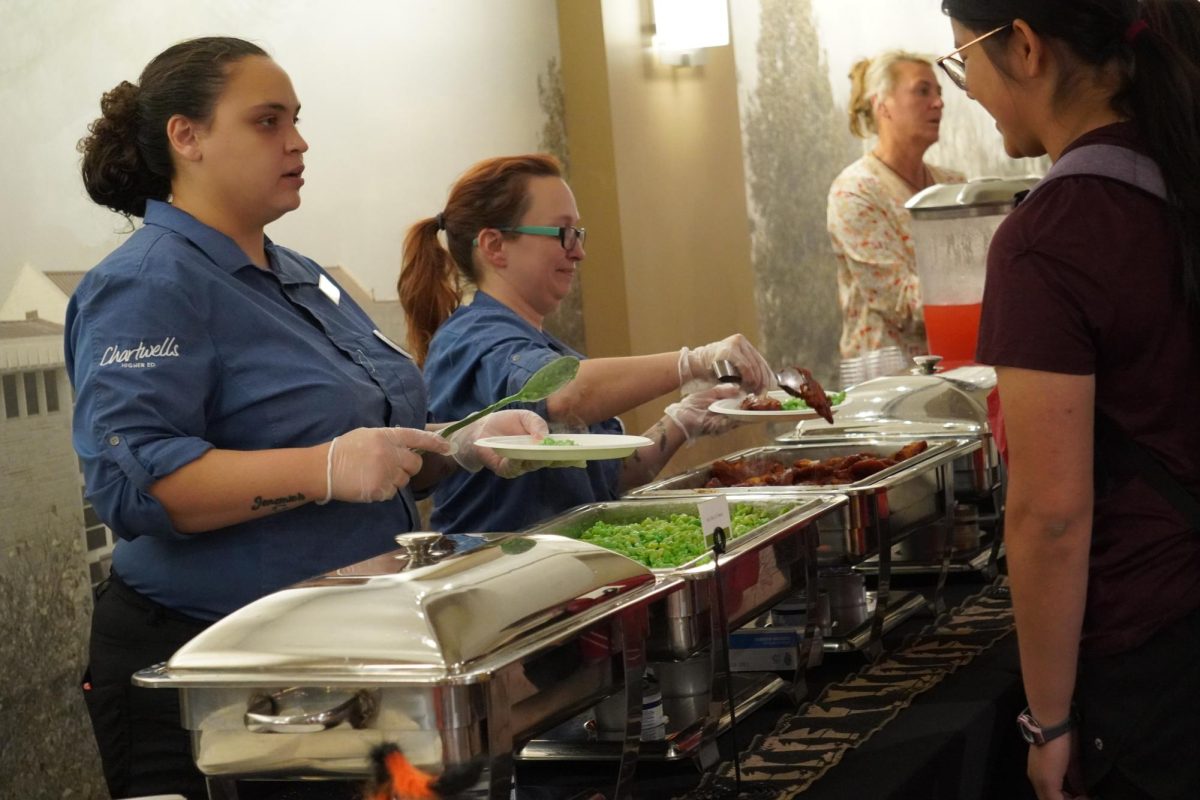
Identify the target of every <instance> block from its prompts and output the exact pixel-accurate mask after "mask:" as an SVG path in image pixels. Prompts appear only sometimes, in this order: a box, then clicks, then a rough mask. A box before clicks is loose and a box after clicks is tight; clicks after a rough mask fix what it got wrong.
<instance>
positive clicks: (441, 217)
mask: <svg viewBox="0 0 1200 800" xmlns="http://www.w3.org/2000/svg"><path fill="white" fill-rule="evenodd" d="M433 221H434V222H436V223H437V229H438V230H439V231H444V230H446V214H445V213H444V212H438V215H437V216H436V217H434V218H433Z"/></svg>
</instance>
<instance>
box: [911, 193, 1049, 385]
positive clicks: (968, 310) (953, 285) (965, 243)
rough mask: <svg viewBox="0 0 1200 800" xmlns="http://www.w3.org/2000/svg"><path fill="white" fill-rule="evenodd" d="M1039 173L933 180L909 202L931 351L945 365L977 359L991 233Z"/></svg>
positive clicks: (967, 362)
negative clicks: (1015, 199) (938, 181)
mask: <svg viewBox="0 0 1200 800" xmlns="http://www.w3.org/2000/svg"><path fill="white" fill-rule="evenodd" d="M1037 180H1038V179H1037V178H1032V177H1031V178H1007V179H1000V178H982V179H978V180H973V181H969V182H967V183H947V184H938V185H936V186H930V187H929V188H928V189H925V190H924V191H922V192H919V193H918V194H916V195H914V196H913V198H912V199H911V200H909V201H908V203H906V204H905V208H907V209H908V211H909V213H910V214H911V215H912V237H913V245H914V247H915V249H916V253H917V275H918V276H919V277H920V279H921V299H922V303H923V305H924V307H925V337H926V340H927V341H928V343H929V353H930V354H931V355H937V356H941V357H942V362H941V366H942V367H943V368H946V367H950V368H953V367H958V366H962V365H963V364H972V363H974V361H975V344H976V342H977V341H978V339H979V314H980V308H981V304H982V301H983V280H984V275H985V273H986V271H987V250H988V245H989V244H990V243H991V240H992V234H993V233H995V231H996V228H997V227H998V226H999V225H1000V223H1001V222H1002V221H1003V220H1004V215H1005V214H1007V213H1008V212H1010V211H1012V209H1013V207H1014V205H1015V203H1014V199H1013V195H1015V194H1016V193H1017V192H1019V191H1022V190H1025V189H1029V188H1030V187H1031V186H1033V185H1034V184H1035V183H1037Z"/></svg>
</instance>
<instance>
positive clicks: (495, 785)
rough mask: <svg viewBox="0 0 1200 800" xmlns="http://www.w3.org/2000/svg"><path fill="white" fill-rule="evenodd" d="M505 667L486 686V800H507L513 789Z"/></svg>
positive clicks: (511, 740)
mask: <svg viewBox="0 0 1200 800" xmlns="http://www.w3.org/2000/svg"><path fill="white" fill-rule="evenodd" d="M511 670H512V667H511V666H509V667H505V668H504V669H501V670H500V671H499V672H497V673H496V674H495V675H493V676H492V678H491V680H490V681H489V682H488V687H487V692H486V693H485V694H486V699H485V701H484V706H485V708H486V713H487V747H488V751H487V752H488V798H489V800H508V798H509V797H511V796H512V788H513V729H512V719H511V714H510V710H511V703H510V701H509V699H508V698H509V691H508V682H509V672H510V671H511Z"/></svg>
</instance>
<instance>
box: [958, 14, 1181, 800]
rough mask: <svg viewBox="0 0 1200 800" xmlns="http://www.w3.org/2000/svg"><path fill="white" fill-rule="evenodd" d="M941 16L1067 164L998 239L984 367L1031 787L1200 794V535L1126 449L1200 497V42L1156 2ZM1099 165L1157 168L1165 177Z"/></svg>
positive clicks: (1002, 119) (1011, 143)
mask: <svg viewBox="0 0 1200 800" xmlns="http://www.w3.org/2000/svg"><path fill="white" fill-rule="evenodd" d="M1163 1H1164V0H1151V4H1158V3H1161V2H1163ZM1176 1H1177V2H1191V3H1192V4H1193V5H1194V4H1195V0H1176ZM942 9H943V11H945V12H946V13H947V15H948V16H949V17H950V18H951V25H952V28H953V31H954V38H955V46H956V47H957V48H958V49H957V50H956V51H954V52H952V53H951V54H950V55H949V56H946V57H944V58H943V59H940V60H939V63H940V64H941V65H942V66H943V68H944V69H945V70H946V72H947V74H949V75H950V77H951V79H952V80H954V82H955V83H956V84H957V85H959V86H960V87H961V88H963V89H965V90H967V91H968V92H969V93H970V95H971V96H972V97H973V98H974V99H976V100H977V101H979V103H980V104H981V105H983V107H984V108H985V109H986V110H987V111H988V113H989V114H991V116H992V117H993V118H994V119H995V120H996V127H997V128H998V129H999V131H1000V133H1001V134H1002V136H1003V139H1004V146H1005V150H1006V151H1007V152H1008V154H1009V155H1010V156H1013V157H1027V156H1040V155H1043V154H1046V155H1049V156H1050V159H1051V160H1052V161H1054V162H1056V168H1055V169H1052V170H1051V175H1050V176H1048V177H1047V180H1045V181H1043V183H1041V184H1039V186H1038V187H1036V188H1035V190H1034V191H1033V192H1032V193H1031V194H1030V196H1029V197H1028V198H1027V199H1025V200H1024V201H1023V202H1022V203H1021V204H1020V205H1018V207H1017V208H1016V210H1015V211H1013V213H1012V214H1011V215H1010V216H1009V217H1008V218H1007V219H1006V220H1005V221H1004V223H1003V224H1002V225H1001V226H1000V228H999V229H998V230H997V232H996V235H995V237H994V238H993V240H992V244H991V248H990V250H989V253H988V274H987V283H986V287H985V291H984V299H983V318H982V322H981V327H980V336H979V346H978V352H977V360H978V361H980V362H981V363H987V364H993V365H995V366H996V375H997V382H998V388H999V394H1000V400H1001V403H1002V406H1003V410H1004V421H1005V426H1006V429H1007V438H1008V454H1009V476H1010V477H1009V484H1008V502H1007V511H1006V528H1007V532H1006V540H1007V548H1008V569H1009V574H1010V577H1011V586H1012V595H1013V607H1014V612H1015V615H1016V623H1017V635H1018V639H1019V643H1020V650H1021V665H1022V673H1023V679H1024V683H1025V691H1026V696H1027V698H1028V702H1029V709H1027V711H1026V713H1024V714H1022V716H1021V719H1020V722H1019V724H1020V725H1021V728H1022V733H1023V734H1024V735H1025V736H1026V739H1027V740H1028V741H1030V743H1031V745H1033V746H1031V747H1030V751H1029V762H1028V773H1029V777H1030V780H1031V781H1032V783H1033V785H1034V788H1035V790H1036V791H1037V793H1038V796H1039V797H1040V798H1062V797H1072V796H1076V794H1077V793H1084V792H1086V793H1087V795H1088V796H1092V797H1103V798H1105V800H1109V798H1122V797H1138V798H1141V797H1154V798H1166V797H1189V798H1195V797H1200V758H1198V757H1200V725H1198V724H1197V722H1198V721H1200V669H1198V668H1197V662H1198V660H1200V530H1198V529H1197V527H1196V525H1195V524H1194V520H1193V519H1190V518H1188V517H1185V514H1184V513H1183V512H1182V511H1179V510H1177V506H1176V505H1175V504H1173V503H1172V502H1171V501H1169V500H1168V499H1167V498H1166V496H1165V495H1164V494H1163V492H1162V489H1161V488H1160V486H1158V485H1155V484H1156V481H1154V480H1153V479H1148V478H1147V476H1146V474H1145V471H1144V470H1143V468H1141V467H1138V466H1135V461H1134V459H1133V458H1131V457H1130V456H1129V455H1128V453H1127V452H1126V449H1127V446H1126V444H1125V443H1126V442H1135V443H1136V444H1130V445H1128V447H1132V448H1135V449H1140V450H1142V451H1143V452H1146V453H1148V454H1149V456H1150V457H1151V460H1152V461H1153V462H1155V463H1157V464H1158V465H1160V467H1161V468H1162V469H1164V470H1165V471H1166V472H1167V473H1168V474H1169V475H1171V476H1172V477H1173V478H1174V479H1175V481H1177V483H1178V484H1179V487H1180V490H1181V493H1182V495H1183V496H1184V497H1185V498H1186V497H1187V496H1189V495H1194V496H1200V425H1198V424H1197V420H1196V412H1197V410H1200V330H1198V328H1200V324H1198V322H1200V289H1198V287H1200V234H1198V233H1197V231H1198V229H1200V225H1198V224H1197V221H1198V220H1200V129H1198V126H1200V73H1198V72H1197V71H1196V66H1195V63H1194V62H1193V61H1192V60H1191V59H1192V58H1193V55H1189V54H1187V53H1186V52H1182V51H1181V50H1180V49H1179V48H1178V47H1176V46H1175V44H1174V42H1183V41H1186V40H1187V39H1188V38H1189V37H1194V36H1195V35H1197V33H1200V31H1190V32H1188V31H1178V30H1177V31H1163V30H1154V29H1152V28H1151V27H1149V26H1147V24H1146V23H1145V21H1144V20H1143V19H1142V18H1140V17H1139V4H1138V3H1137V2H1135V0H1053V1H1050V0H943V2H942ZM1094 145H1108V146H1110V147H1111V148H1113V149H1108V148H1099V149H1098V148H1096V147H1093V146H1094ZM1084 148H1087V149H1086V150H1085V149H1084ZM1073 151H1078V152H1076V154H1075V156H1073V157H1071V158H1068V159H1067V160H1066V161H1061V160H1062V159H1063V158H1064V157H1066V156H1068V154H1071V153H1072V152H1073ZM1089 153H1090V154H1092V155H1091V156H1089V155H1087V154H1089ZM1098 153H1102V154H1104V155H1103V156H1097V155H1095V154H1098ZM1081 157H1082V158H1083V160H1085V161H1086V160H1088V159H1089V158H1090V159H1091V161H1092V162H1093V164H1094V162H1095V161H1096V159H1100V160H1104V159H1109V160H1110V161H1111V160H1116V161H1129V162H1130V163H1133V162H1136V161H1137V160H1138V159H1140V158H1144V159H1145V160H1144V161H1143V162H1141V163H1142V167H1143V169H1142V170H1141V177H1142V178H1144V179H1145V180H1143V181H1141V182H1139V181H1138V180H1133V181H1132V182H1131V181H1130V180H1126V179H1125V178H1122V177H1119V176H1117V177H1114V175H1113V174H1105V175H1101V174H1097V172H1103V171H1104V170H1103V169H1100V168H1099V167H1096V169H1095V171H1089V169H1088V168H1084V167H1078V166H1076V167H1072V168H1067V165H1068V164H1071V163H1074V164H1075V165H1078V164H1079V163H1080V160H1081ZM1060 161H1061V165H1060V163H1059V162H1060ZM1060 167H1061V168H1060ZM1056 173H1058V174H1056ZM1147 176H1149V177H1147ZM1150 178H1154V179H1156V180H1157V181H1158V187H1157V188H1155V187H1154V186H1153V185H1151V184H1153V182H1154V181H1153V180H1151V179H1150ZM1185 221H1187V222H1185Z"/></svg>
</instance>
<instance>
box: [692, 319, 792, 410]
mask: <svg viewBox="0 0 1200 800" xmlns="http://www.w3.org/2000/svg"><path fill="white" fill-rule="evenodd" d="M718 361H728V362H729V363H731V364H733V365H734V366H735V367H737V369H738V372H740V373H741V374H742V383H741V386H742V389H743V390H745V391H747V392H750V393H751V394H757V393H758V392H761V391H763V390H765V389H768V388H770V387H771V384H772V383H773V382H774V372H773V371H772V370H771V365H770V364H768V363H767V360H766V359H765V358H763V357H762V353H760V352H758V350H756V349H754V345H752V344H750V340H749V339H747V338H746V337H745V336H743V335H742V334H740V333H735V334H734V335H733V336H728V337H726V338H724V339H722V340H721V341H719V342H713V343H712V344H706V345H704V346H703V347H697V348H696V349H695V350H692V349H690V348H687V347H685V348H683V349H682V350H680V351H679V387H680V389H681V390H682V391H683V394H685V395H686V394H691V393H692V392H696V391H699V390H701V389H707V388H709V387H711V386H715V385H716V383H717V376H716V374H715V373H714V372H713V365H714V364H716V363H717V362H718Z"/></svg>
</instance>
